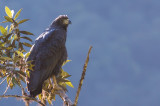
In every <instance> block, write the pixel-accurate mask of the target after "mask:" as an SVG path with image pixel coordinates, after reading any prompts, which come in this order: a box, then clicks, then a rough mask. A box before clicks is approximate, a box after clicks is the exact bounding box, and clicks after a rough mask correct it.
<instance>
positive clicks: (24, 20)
mask: <svg viewBox="0 0 160 106" xmlns="http://www.w3.org/2000/svg"><path fill="white" fill-rule="evenodd" d="M28 20H29V19H23V20H21V21H19V22H18V24H22V23H24V22H26V21H28Z"/></svg>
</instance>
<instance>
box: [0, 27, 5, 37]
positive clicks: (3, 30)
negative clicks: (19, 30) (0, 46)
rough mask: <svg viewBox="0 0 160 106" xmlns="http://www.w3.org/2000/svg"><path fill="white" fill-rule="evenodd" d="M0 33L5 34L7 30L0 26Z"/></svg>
mask: <svg viewBox="0 0 160 106" xmlns="http://www.w3.org/2000/svg"><path fill="white" fill-rule="evenodd" d="M0 31H1V33H2V34H3V35H6V34H7V30H6V29H5V28H4V27H3V26H0Z"/></svg>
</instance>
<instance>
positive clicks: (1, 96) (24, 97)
mask: <svg viewBox="0 0 160 106" xmlns="http://www.w3.org/2000/svg"><path fill="white" fill-rule="evenodd" d="M8 97H15V98H21V99H28V100H32V101H35V102H37V103H39V104H41V105H42V106H45V105H44V104H43V103H42V102H40V101H39V100H37V99H35V98H31V97H28V96H19V95H0V98H8Z"/></svg>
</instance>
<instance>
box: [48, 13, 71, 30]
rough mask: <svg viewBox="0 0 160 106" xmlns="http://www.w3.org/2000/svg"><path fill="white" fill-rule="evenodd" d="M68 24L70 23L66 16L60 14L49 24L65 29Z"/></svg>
mask: <svg viewBox="0 0 160 106" xmlns="http://www.w3.org/2000/svg"><path fill="white" fill-rule="evenodd" d="M69 24H71V21H70V20H69V18H68V16H67V15H60V16H58V17H57V18H56V19H55V20H54V21H53V22H52V24H51V26H53V27H60V28H64V29H65V30H66V29H67V27H68V25H69Z"/></svg>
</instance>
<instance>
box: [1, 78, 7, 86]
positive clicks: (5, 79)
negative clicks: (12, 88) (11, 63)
mask: <svg viewBox="0 0 160 106" xmlns="http://www.w3.org/2000/svg"><path fill="white" fill-rule="evenodd" d="M7 77H8V76H7ZM7 77H6V78H4V79H3V80H2V82H1V83H0V85H1V84H2V83H3V82H4V81H5V80H6V79H7Z"/></svg>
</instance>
